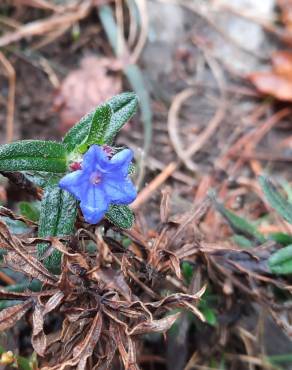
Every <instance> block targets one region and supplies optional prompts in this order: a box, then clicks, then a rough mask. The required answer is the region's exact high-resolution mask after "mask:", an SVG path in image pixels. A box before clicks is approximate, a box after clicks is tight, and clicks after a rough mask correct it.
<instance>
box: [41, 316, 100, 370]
mask: <svg viewBox="0 0 292 370" xmlns="http://www.w3.org/2000/svg"><path fill="white" fill-rule="evenodd" d="M101 329H102V315H101V312H98V313H97V314H96V316H95V318H94V320H93V321H92V324H91V326H90V329H89V330H88V332H87V334H86V337H85V338H84V340H83V341H82V342H81V343H79V344H78V345H77V346H76V347H75V348H74V350H73V358H72V359H71V360H68V361H65V362H63V363H61V364H58V365H56V366H53V367H45V368H44V370H64V369H66V368H68V367H70V366H71V367H73V366H76V365H77V367H76V369H77V370H85V368H86V362H87V360H88V357H90V356H91V355H92V353H93V350H94V348H95V346H96V344H97V342H98V340H99V337H100V334H101Z"/></svg>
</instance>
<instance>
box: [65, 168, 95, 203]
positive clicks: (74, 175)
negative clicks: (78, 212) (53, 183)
mask: <svg viewBox="0 0 292 370" xmlns="http://www.w3.org/2000/svg"><path fill="white" fill-rule="evenodd" d="M88 183H89V181H88V177H87V176H84V173H83V172H82V171H81V170H78V171H74V172H71V173H68V174H67V175H66V176H64V177H63V178H62V179H61V180H60V181H59V186H60V188H61V189H64V190H67V191H68V192H69V193H71V194H73V195H74V196H75V197H76V198H77V199H78V200H80V199H81V197H82V194H83V193H84V192H86V189H87V187H88Z"/></svg>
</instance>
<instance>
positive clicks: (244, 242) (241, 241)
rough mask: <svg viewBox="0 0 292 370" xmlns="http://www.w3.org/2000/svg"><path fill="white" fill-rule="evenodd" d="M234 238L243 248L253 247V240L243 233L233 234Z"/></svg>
mask: <svg viewBox="0 0 292 370" xmlns="http://www.w3.org/2000/svg"><path fill="white" fill-rule="evenodd" d="M232 240H233V242H234V243H236V244H237V245H238V246H239V247H242V248H251V247H252V242H251V241H250V240H249V239H247V238H246V237H245V236H243V235H238V234H235V235H233V237H232Z"/></svg>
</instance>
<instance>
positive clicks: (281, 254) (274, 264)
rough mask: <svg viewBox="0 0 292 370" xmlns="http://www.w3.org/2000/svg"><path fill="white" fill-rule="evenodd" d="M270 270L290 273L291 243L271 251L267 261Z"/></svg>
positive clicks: (291, 270)
mask: <svg viewBox="0 0 292 370" xmlns="http://www.w3.org/2000/svg"><path fill="white" fill-rule="evenodd" d="M268 264H269V267H270V270H271V272H273V273H274V274H277V275H288V274H292V245H288V246H287V247H284V248H281V249H279V250H278V251H277V252H275V253H273V254H272V255H271V256H270V258H269V261H268Z"/></svg>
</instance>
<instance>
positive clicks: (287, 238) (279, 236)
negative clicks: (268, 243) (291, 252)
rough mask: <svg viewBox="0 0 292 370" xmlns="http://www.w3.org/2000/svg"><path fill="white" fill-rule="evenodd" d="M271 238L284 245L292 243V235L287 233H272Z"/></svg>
mask: <svg viewBox="0 0 292 370" xmlns="http://www.w3.org/2000/svg"><path fill="white" fill-rule="evenodd" d="M269 239H271V240H274V241H275V242H277V243H279V244H282V245H284V246H287V245H289V244H292V235H288V234H285V233H272V234H270V235H269Z"/></svg>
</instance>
